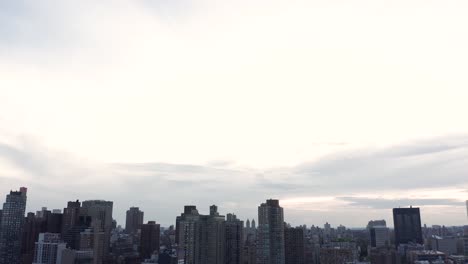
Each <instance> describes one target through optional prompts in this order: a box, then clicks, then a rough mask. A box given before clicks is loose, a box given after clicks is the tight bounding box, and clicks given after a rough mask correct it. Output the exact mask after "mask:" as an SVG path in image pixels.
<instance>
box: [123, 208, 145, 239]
mask: <svg viewBox="0 0 468 264" xmlns="http://www.w3.org/2000/svg"><path fill="white" fill-rule="evenodd" d="M143 215H144V214H143V212H142V211H140V208H138V207H130V209H129V210H127V217H126V218H125V232H127V233H128V234H135V233H137V231H138V229H140V228H141V225H142V224H143Z"/></svg>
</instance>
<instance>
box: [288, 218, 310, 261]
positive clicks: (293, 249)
mask: <svg viewBox="0 0 468 264" xmlns="http://www.w3.org/2000/svg"><path fill="white" fill-rule="evenodd" d="M284 245H285V249H284V254H285V264H304V263H305V260H304V258H305V252H304V229H302V228H300V227H295V228H294V227H285V229H284Z"/></svg>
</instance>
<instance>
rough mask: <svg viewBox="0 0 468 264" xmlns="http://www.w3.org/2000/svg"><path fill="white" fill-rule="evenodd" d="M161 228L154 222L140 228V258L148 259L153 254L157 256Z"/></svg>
mask: <svg viewBox="0 0 468 264" xmlns="http://www.w3.org/2000/svg"><path fill="white" fill-rule="evenodd" d="M160 235H161V228H160V225H159V224H156V222H155V221H149V222H148V223H147V224H143V225H142V226H141V235H140V257H141V258H142V259H149V258H151V255H152V254H153V253H155V254H159V237H160Z"/></svg>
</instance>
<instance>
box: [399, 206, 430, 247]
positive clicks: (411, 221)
mask: <svg viewBox="0 0 468 264" xmlns="http://www.w3.org/2000/svg"><path fill="white" fill-rule="evenodd" d="M393 224H394V228H395V246H397V247H398V245H400V244H407V243H409V242H413V243H417V244H423V238H422V228H421V215H420V213H419V208H413V207H410V208H394V209H393Z"/></svg>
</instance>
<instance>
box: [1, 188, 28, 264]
mask: <svg viewBox="0 0 468 264" xmlns="http://www.w3.org/2000/svg"><path fill="white" fill-rule="evenodd" d="M26 194H27V189H26V188H24V187H21V188H20V191H17V192H13V191H11V192H10V194H8V195H7V197H6V201H5V203H4V204H3V210H2V220H1V221H0V222H1V226H0V264H19V263H20V261H21V238H22V229H23V224H24V213H25V210H26Z"/></svg>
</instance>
